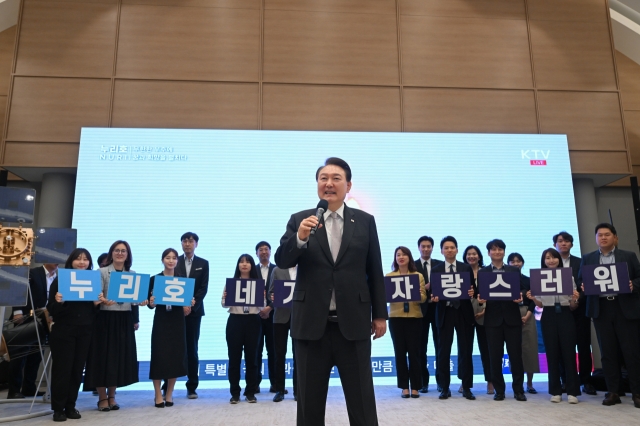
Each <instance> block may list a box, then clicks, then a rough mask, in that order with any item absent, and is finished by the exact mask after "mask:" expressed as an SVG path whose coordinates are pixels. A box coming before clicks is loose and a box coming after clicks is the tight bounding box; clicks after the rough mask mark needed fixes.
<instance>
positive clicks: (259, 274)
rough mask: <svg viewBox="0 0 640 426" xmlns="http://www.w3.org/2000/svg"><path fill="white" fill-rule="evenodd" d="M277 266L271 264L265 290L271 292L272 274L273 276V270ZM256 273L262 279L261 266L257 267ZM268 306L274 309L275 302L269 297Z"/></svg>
mask: <svg viewBox="0 0 640 426" xmlns="http://www.w3.org/2000/svg"><path fill="white" fill-rule="evenodd" d="M275 267H276V265H274V264H273V263H271V262H269V273H268V274H267V279H266V280H265V281H264V288H265V289H266V290H267V293H268V292H269V283H270V282H271V274H273V270H274V269H275ZM256 272H257V273H258V278H260V279H262V271H261V270H260V264H259V263H258V264H257V265H256ZM267 306H271V307H272V308H273V302H272V301H271V297H267Z"/></svg>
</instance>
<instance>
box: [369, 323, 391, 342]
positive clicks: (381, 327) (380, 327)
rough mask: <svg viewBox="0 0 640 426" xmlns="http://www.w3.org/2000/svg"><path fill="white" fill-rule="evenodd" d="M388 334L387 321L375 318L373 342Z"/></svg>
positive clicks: (372, 331) (372, 328) (372, 324)
mask: <svg viewBox="0 0 640 426" xmlns="http://www.w3.org/2000/svg"><path fill="white" fill-rule="evenodd" d="M386 332H387V320H386V319H384V318H375V319H374V320H373V321H372V322H371V335H372V336H373V340H376V339H379V338H380V337H382V336H384V334H385V333H386Z"/></svg>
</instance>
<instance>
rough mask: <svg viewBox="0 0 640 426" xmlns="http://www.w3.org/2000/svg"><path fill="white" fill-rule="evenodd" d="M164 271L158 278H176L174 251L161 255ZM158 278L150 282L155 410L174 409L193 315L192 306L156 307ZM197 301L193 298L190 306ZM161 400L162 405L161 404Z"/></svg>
mask: <svg viewBox="0 0 640 426" xmlns="http://www.w3.org/2000/svg"><path fill="white" fill-rule="evenodd" d="M162 264H163V265H164V270H163V271H162V272H160V273H159V274H158V276H165V277H173V276H179V275H176V270H175V269H176V265H177V264H178V252H177V251H176V250H174V249H172V248H168V249H166V250H165V251H164V252H162ZM154 283H155V277H151V281H150V282H149V305H148V306H149V309H154V308H157V309H156V310H155V314H154V316H153V329H152V331H151V362H150V363H149V364H150V365H149V378H150V379H151V380H153V389H154V390H155V401H154V403H155V406H156V408H164V407H172V406H173V388H174V387H175V385H176V379H177V378H178V377H182V376H185V375H186V374H187V340H186V339H187V338H186V330H185V320H184V317H185V316H187V315H189V314H190V313H191V307H189V306H184V307H181V306H171V305H159V304H156V300H155V297H154V296H153V287H154ZM195 303H196V300H195V299H194V298H192V299H191V306H193V305H195ZM162 380H166V381H167V390H166V392H165V396H164V399H163V397H162V389H161V386H162ZM158 401H160V402H158Z"/></svg>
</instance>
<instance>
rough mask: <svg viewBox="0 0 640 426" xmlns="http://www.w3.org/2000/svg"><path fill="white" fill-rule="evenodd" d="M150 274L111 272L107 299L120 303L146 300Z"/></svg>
mask: <svg viewBox="0 0 640 426" xmlns="http://www.w3.org/2000/svg"><path fill="white" fill-rule="evenodd" d="M150 277H151V276H150V275H147V274H136V273H133V272H111V274H109V290H108V291H107V299H109V300H113V301H115V302H120V303H141V302H144V301H145V300H147V295H148V293H149V279H150Z"/></svg>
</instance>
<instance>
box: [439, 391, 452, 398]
mask: <svg viewBox="0 0 640 426" xmlns="http://www.w3.org/2000/svg"><path fill="white" fill-rule="evenodd" d="M447 398H451V391H450V390H449V389H446V390H442V392H440V396H438V399H447Z"/></svg>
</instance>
